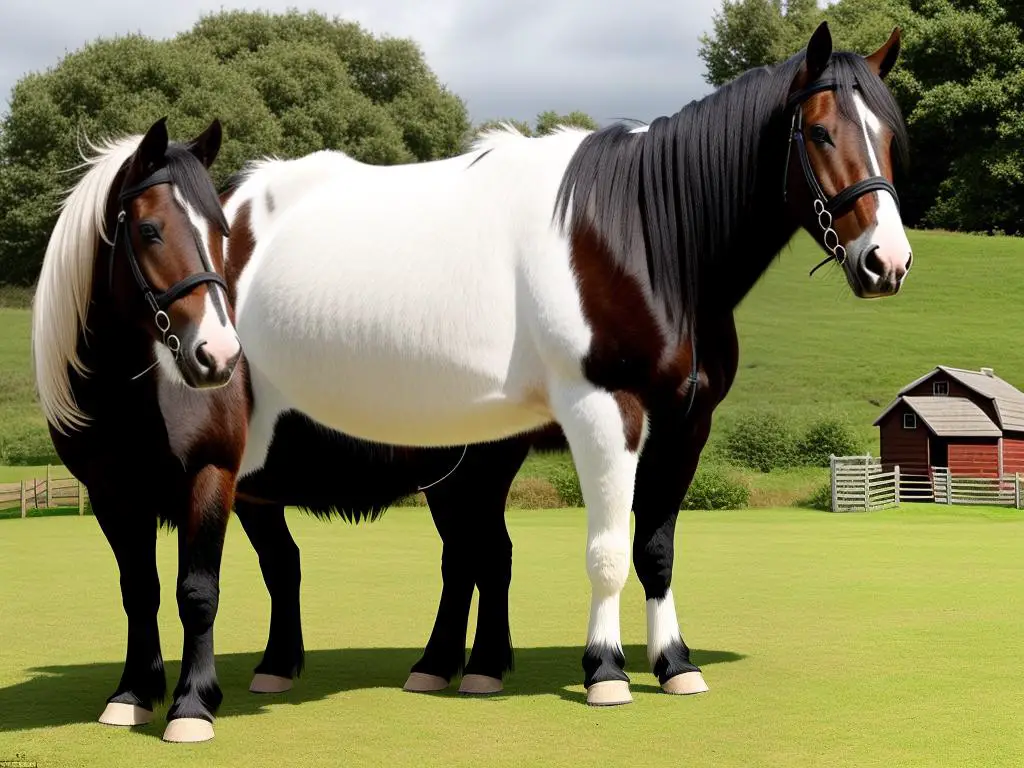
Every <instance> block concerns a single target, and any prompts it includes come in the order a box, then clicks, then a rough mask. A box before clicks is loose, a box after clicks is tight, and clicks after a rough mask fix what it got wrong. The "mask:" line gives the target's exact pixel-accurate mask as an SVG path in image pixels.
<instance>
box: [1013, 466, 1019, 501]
mask: <svg viewBox="0 0 1024 768" xmlns="http://www.w3.org/2000/svg"><path fill="white" fill-rule="evenodd" d="M1013 507H1014V509H1020V472H1014V473H1013Z"/></svg>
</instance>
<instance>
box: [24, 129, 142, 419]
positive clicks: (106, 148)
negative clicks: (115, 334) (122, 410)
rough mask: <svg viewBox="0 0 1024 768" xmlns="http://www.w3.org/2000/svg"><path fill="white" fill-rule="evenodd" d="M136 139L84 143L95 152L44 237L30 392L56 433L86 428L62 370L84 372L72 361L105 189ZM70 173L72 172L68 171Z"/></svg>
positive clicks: (101, 227)
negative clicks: (33, 385)
mask: <svg viewBox="0 0 1024 768" xmlns="http://www.w3.org/2000/svg"><path fill="white" fill-rule="evenodd" d="M141 141H142V136H127V137H125V138H122V139H117V140H111V141H107V142H104V143H103V144H102V145H100V146H95V145H92V144H89V147H90V149H92V150H93V152H94V153H95V154H94V155H93V156H92V157H84V156H83V160H84V161H85V162H84V163H82V164H81V165H79V166H77V168H79V169H80V168H87V169H88V170H87V171H86V173H85V174H84V175H83V176H82V178H81V179H80V180H79V182H78V184H76V185H75V186H74V187H73V188H72V189H71V190H70V191H69V192H68V194H67V196H66V197H65V198H64V200H63V202H62V203H61V205H60V216H59V218H58V219H57V223H56V225H55V226H54V228H53V232H52V233H51V235H50V242H49V243H48V244H47V246H46V255H45V256H44V257H43V268H42V271H41V272H40V273H39V282H38V284H37V286H36V293H35V298H34V299H33V302H32V362H33V367H34V369H35V377H36V391H37V392H38V394H39V401H40V403H41V405H42V407H43V413H44V414H45V415H46V420H47V421H48V422H49V423H50V424H52V425H53V427H54V428H55V429H57V430H58V431H59V432H61V433H62V434H67V432H66V429H67V428H72V429H78V428H81V427H84V426H86V425H87V424H88V421H89V416H88V415H87V414H85V413H84V412H83V411H82V410H81V409H80V408H79V407H78V403H76V402H75V398H74V394H73V393H72V391H71V379H70V375H69V373H68V365H70V366H71V367H72V368H74V369H75V371H76V372H77V373H79V374H81V375H83V376H84V375H87V374H88V373H89V370H88V368H87V367H86V366H85V364H84V363H83V362H82V359H81V358H80V357H79V356H78V335H79V333H80V332H81V331H82V329H83V328H84V327H85V321H86V316H87V313H88V311H89V300H90V298H91V296H92V275H93V268H94V266H95V263H96V249H97V247H98V245H99V238H102V239H103V240H104V242H106V243H108V244H109V243H110V242H111V241H110V238H109V237H108V234H107V231H106V226H105V221H104V220H105V218H106V208H107V198H108V196H109V192H110V186H111V184H113V182H114V179H115V178H116V177H117V174H118V171H119V170H120V169H121V167H122V166H123V165H124V164H125V163H126V162H127V161H128V160H129V158H131V156H132V154H133V153H134V152H135V150H136V149H137V148H138V146H139V144H140V142H141ZM72 170H75V169H72Z"/></svg>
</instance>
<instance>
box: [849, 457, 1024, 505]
mask: <svg viewBox="0 0 1024 768" xmlns="http://www.w3.org/2000/svg"><path fill="white" fill-rule="evenodd" d="M830 463H831V468H832V509H833V510H834V511H836V512H855V511H860V512H863V511H871V510H875V509H887V508H889V507H895V506H899V503H900V501H923V502H935V503H936V504H973V505H991V506H1006V507H1016V508H1017V509H1022V508H1024V477H1022V475H1021V474H1020V473H1018V474H1016V475H1003V476H1002V477H968V476H965V475H953V474H951V473H950V471H949V470H948V469H947V468H946V467H930V468H929V469H928V475H923V474H920V473H921V472H922V471H924V469H923V468H918V469H917V470H914V474H912V475H904V474H902V473H901V472H900V467H899V465H898V464H897V465H895V466H894V467H893V468H892V471H890V472H885V471H883V467H882V464H881V459H879V458H877V457H873V456H832V457H831V461H830Z"/></svg>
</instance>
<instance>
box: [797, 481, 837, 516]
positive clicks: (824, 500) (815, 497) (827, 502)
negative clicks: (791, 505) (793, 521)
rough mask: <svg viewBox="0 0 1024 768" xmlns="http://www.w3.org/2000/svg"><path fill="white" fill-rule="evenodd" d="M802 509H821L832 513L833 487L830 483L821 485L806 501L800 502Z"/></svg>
mask: <svg viewBox="0 0 1024 768" xmlns="http://www.w3.org/2000/svg"><path fill="white" fill-rule="evenodd" d="M800 506H801V507H809V508H811V509H820V510H822V511H823V512H831V511H832V485H831V484H830V483H824V484H822V485H819V486H818V487H817V488H816V489H815V491H814V493H812V494H811V495H810V496H808V497H807V498H806V499H804V500H803V501H801V502H800Z"/></svg>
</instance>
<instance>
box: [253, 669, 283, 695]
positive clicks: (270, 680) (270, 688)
mask: <svg viewBox="0 0 1024 768" xmlns="http://www.w3.org/2000/svg"><path fill="white" fill-rule="evenodd" d="M291 689H292V680H291V678H290V677H278V676H277V675H265V674H263V673H262V672H257V673H256V674H255V675H253V676H252V682H251V683H250V684H249V691H250V692H251V693H284V692H285V691H290V690H291Z"/></svg>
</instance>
